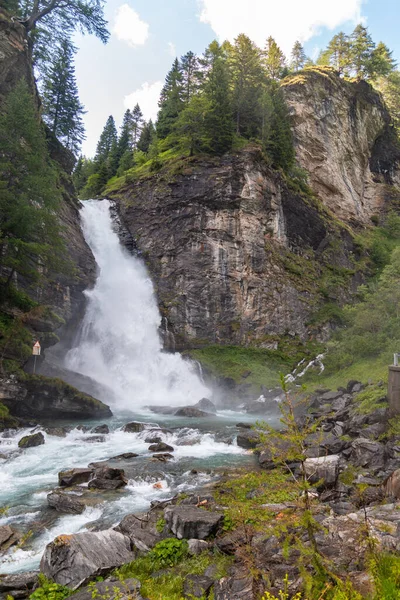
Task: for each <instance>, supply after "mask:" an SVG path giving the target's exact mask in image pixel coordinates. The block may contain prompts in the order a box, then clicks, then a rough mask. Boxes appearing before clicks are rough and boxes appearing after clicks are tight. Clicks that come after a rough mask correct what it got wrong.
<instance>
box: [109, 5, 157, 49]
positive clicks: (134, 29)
mask: <svg viewBox="0 0 400 600" xmlns="http://www.w3.org/2000/svg"><path fill="white" fill-rule="evenodd" d="M112 32H113V33H115V35H116V36H117V38H118V39H119V40H121V41H123V42H127V44H128V45H129V46H142V45H143V44H144V43H145V42H146V40H147V38H148V37H149V25H148V23H145V22H144V21H142V20H141V18H140V17H139V15H138V13H137V12H136V11H135V10H133V8H131V7H130V6H129V4H122V5H121V6H120V7H119V8H118V9H117V12H116V14H115V21H114V27H113V29H112Z"/></svg>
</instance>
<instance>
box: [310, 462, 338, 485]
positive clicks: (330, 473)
mask: <svg viewBox="0 0 400 600" xmlns="http://www.w3.org/2000/svg"><path fill="white" fill-rule="evenodd" d="M339 464H340V456H339V455H338V454H333V455H328V456H322V457H319V458H307V459H306V461H305V462H304V468H305V471H306V474H307V476H308V478H309V481H310V482H311V483H317V482H318V481H320V480H322V481H323V483H322V486H323V487H330V486H333V485H335V483H336V481H337V478H338V475H339Z"/></svg>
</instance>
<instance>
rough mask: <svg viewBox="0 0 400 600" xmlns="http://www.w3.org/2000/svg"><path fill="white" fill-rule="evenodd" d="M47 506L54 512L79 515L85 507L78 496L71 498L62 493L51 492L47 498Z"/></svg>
mask: <svg viewBox="0 0 400 600" xmlns="http://www.w3.org/2000/svg"><path fill="white" fill-rule="evenodd" d="M47 504H48V505H49V506H50V507H51V508H55V510H56V511H58V512H62V513H69V514H72V515H80V514H81V513H83V511H84V510H85V508H86V505H85V503H84V502H82V500H80V499H79V496H72V495H68V494H64V493H62V492H52V493H51V494H48V496H47Z"/></svg>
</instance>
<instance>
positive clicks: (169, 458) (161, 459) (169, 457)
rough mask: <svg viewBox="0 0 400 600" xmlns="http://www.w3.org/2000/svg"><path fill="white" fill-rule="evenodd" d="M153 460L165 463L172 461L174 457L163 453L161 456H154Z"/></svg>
mask: <svg viewBox="0 0 400 600" xmlns="http://www.w3.org/2000/svg"><path fill="white" fill-rule="evenodd" d="M151 458H152V459H153V460H158V461H160V462H165V461H167V460H172V459H173V458H174V457H173V456H172V454H169V452H163V453H161V454H153V456H152V457H151Z"/></svg>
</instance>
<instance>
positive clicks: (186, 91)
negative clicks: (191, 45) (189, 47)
mask: <svg viewBox="0 0 400 600" xmlns="http://www.w3.org/2000/svg"><path fill="white" fill-rule="evenodd" d="M180 69H181V75H182V90H183V91H182V97H183V101H184V102H185V103H186V104H187V103H188V102H189V101H190V99H191V98H192V96H193V95H194V94H195V93H196V91H197V89H198V87H199V77H200V74H199V59H198V58H197V56H196V55H195V54H194V53H193V52H187V53H186V54H185V55H184V56H182V57H181V63H180Z"/></svg>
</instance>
